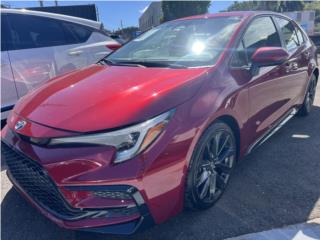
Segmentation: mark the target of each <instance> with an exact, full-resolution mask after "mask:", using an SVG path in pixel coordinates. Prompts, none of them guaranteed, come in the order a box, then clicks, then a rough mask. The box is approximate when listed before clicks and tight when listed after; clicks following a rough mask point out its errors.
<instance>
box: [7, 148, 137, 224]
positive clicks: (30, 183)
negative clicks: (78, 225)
mask: <svg viewBox="0 0 320 240" xmlns="http://www.w3.org/2000/svg"><path fill="white" fill-rule="evenodd" d="M1 158H2V159H5V161H6V164H7V166H8V171H9V173H10V175H11V176H12V178H13V180H14V181H15V182H16V183H17V184H18V185H19V187H20V188H21V189H23V191H24V192H26V193H27V195H28V196H30V197H31V198H32V199H33V200H34V201H35V202H36V203H37V204H38V205H40V206H41V207H42V208H44V209H46V210H47V211H49V212H50V213H51V214H53V215H55V216H56V217H58V218H62V219H65V220H79V219H82V218H88V217H90V218H95V217H121V216H130V215H133V214H137V213H138V209H137V207H136V206H135V207H130V208H126V207H123V208H111V209H103V210H102V209H101V210H85V209H84V210H80V209H76V208H72V207H70V206H69V205H68V203H67V202H66V201H65V200H64V198H63V196H62V195H61V193H60V192H59V190H58V188H57V187H56V185H55V184H54V182H53V180H52V179H51V178H50V176H49V175H48V174H47V172H46V171H45V170H44V169H43V168H42V167H41V165H40V164H38V163H37V162H36V161H34V160H32V159H30V158H28V157H27V156H24V155H23V154H21V153H18V152H16V151H15V150H13V149H12V148H11V147H9V146H8V145H6V144H5V143H3V142H1ZM130 198H131V197H130ZM102 213H103V215H101V214H102Z"/></svg>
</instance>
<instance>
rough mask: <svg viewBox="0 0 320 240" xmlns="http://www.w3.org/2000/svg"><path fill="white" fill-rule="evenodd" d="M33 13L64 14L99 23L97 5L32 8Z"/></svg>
mask: <svg viewBox="0 0 320 240" xmlns="http://www.w3.org/2000/svg"><path fill="white" fill-rule="evenodd" d="M26 9H27V10H32V11H42V12H49V13H57V14H64V15H68V16H73V17H79V18H85V19H89V20H93V21H98V20H99V18H98V14H97V8H96V5H95V4H87V5H72V6H50V7H30V8H26Z"/></svg>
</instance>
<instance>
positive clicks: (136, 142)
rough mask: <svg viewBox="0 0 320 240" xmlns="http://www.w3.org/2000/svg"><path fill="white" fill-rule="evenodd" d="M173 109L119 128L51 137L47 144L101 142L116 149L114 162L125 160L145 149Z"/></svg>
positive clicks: (165, 122)
mask: <svg viewBox="0 0 320 240" xmlns="http://www.w3.org/2000/svg"><path fill="white" fill-rule="evenodd" d="M173 113H174V110H170V111H168V112H165V113H163V114H161V115H159V116H157V117H155V118H152V119H150V120H147V121H145V122H143V123H140V124H137V125H134V126H131V127H128V128H124V129H121V130H117V131H113V132H108V133H97V134H88V135H83V136H76V137H63V138H53V139H51V140H50V143H49V145H61V144H74V143H80V144H81V143H82V144H101V145H107V146H114V147H115V148H116V149H117V155H116V159H115V163H119V162H123V161H126V160H128V159H130V158H132V157H134V156H136V155H137V154H138V153H140V152H142V151H143V150H144V149H146V148H147V147H148V146H149V145H150V144H151V143H152V142H153V141H154V140H155V139H156V138H157V137H158V136H159V135H160V133H161V132H162V131H163V129H164V128H165V126H166V124H167V123H168V121H169V120H170V118H171V116H172V114H173Z"/></svg>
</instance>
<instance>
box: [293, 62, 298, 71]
mask: <svg viewBox="0 0 320 240" xmlns="http://www.w3.org/2000/svg"><path fill="white" fill-rule="evenodd" d="M298 68H299V66H298V63H297V62H293V63H292V64H291V70H293V71H295V70H298Z"/></svg>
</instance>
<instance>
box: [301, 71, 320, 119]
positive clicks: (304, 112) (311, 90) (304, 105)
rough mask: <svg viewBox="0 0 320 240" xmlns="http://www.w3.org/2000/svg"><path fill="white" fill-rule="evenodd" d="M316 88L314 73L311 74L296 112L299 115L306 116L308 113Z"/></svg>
mask: <svg viewBox="0 0 320 240" xmlns="http://www.w3.org/2000/svg"><path fill="white" fill-rule="evenodd" d="M316 88H317V77H316V76H315V75H312V78H311V80H310V83H309V86H308V90H307V93H306V96H305V98H304V101H303V103H302V106H301V108H300V110H299V113H298V114H299V115H300V116H307V115H309V114H310V112H311V109H312V105H313V102H314V99H315V96H316Z"/></svg>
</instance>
